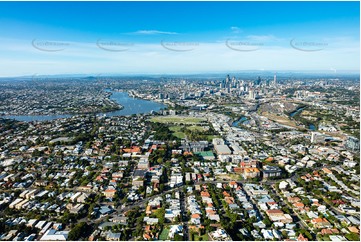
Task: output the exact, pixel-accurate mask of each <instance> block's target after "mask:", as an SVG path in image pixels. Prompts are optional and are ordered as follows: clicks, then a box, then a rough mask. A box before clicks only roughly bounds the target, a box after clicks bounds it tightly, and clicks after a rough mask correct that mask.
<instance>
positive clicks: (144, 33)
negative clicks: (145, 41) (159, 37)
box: [132, 30, 178, 35]
mask: <svg viewBox="0 0 361 242" xmlns="http://www.w3.org/2000/svg"><path fill="white" fill-rule="evenodd" d="M132 34H143V35H156V34H163V35H164V34H165V35H174V34H178V33H177V32H168V31H160V30H138V31H136V32H133V33H132Z"/></svg>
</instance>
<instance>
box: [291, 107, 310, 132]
mask: <svg viewBox="0 0 361 242" xmlns="http://www.w3.org/2000/svg"><path fill="white" fill-rule="evenodd" d="M303 109H305V107H302V108H298V109H296V110H295V111H293V112H292V113H290V117H293V116H295V115H296V114H298V113H300V112H302V111H303ZM308 129H309V130H312V131H314V130H316V126H315V125H314V124H309V125H308Z"/></svg>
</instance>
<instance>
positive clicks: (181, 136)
mask: <svg viewBox="0 0 361 242" xmlns="http://www.w3.org/2000/svg"><path fill="white" fill-rule="evenodd" d="M169 129H170V131H173V132H174V133H173V135H174V136H176V137H177V138H179V139H184V138H185V137H186V135H185V134H184V133H183V132H180V129H181V127H180V126H171V127H169Z"/></svg>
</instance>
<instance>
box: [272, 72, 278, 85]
mask: <svg viewBox="0 0 361 242" xmlns="http://www.w3.org/2000/svg"><path fill="white" fill-rule="evenodd" d="M276 84H277V76H276V74H275V75H274V76H273V85H276Z"/></svg>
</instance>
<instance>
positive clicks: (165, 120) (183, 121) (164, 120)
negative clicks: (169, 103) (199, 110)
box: [150, 116, 206, 124]
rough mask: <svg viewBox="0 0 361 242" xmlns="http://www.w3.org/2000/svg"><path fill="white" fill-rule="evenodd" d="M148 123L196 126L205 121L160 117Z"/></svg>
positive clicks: (184, 117)
mask: <svg viewBox="0 0 361 242" xmlns="http://www.w3.org/2000/svg"><path fill="white" fill-rule="evenodd" d="M150 121H151V122H156V123H181V124H198V123H200V122H202V121H206V119H205V118H194V117H187V116H162V117H154V118H151V119H150Z"/></svg>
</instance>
